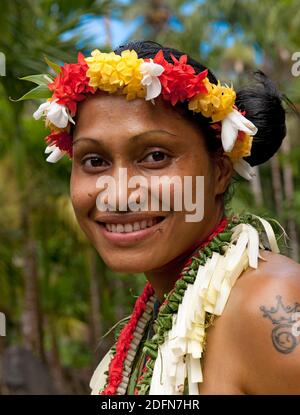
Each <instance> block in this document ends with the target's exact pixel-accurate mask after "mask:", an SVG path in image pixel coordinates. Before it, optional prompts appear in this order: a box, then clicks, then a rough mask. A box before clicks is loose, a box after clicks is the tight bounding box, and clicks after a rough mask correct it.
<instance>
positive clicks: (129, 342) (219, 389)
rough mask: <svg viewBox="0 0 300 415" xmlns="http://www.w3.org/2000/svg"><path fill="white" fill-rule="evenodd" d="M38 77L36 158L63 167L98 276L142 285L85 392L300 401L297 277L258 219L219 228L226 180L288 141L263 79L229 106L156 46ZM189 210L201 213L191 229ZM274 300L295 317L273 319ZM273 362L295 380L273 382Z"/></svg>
mask: <svg viewBox="0 0 300 415" xmlns="http://www.w3.org/2000/svg"><path fill="white" fill-rule="evenodd" d="M53 67H54V68H55V69H56V70H57V67H56V66H55V65H53ZM33 79H35V80H37V78H34V77H32V80H33ZM38 79H39V82H41V81H40V80H41V78H38ZM47 79H48V81H47V86H48V89H49V90H51V91H52V92H53V94H52V96H51V98H50V100H48V101H47V102H46V103H44V104H42V105H41V106H40V108H39V109H38V110H37V111H36V112H35V114H34V116H35V118H39V117H40V116H42V115H43V116H45V117H46V124H47V125H48V126H49V127H50V129H51V134H50V135H49V136H48V137H47V142H48V144H49V146H48V147H47V149H46V152H47V153H50V156H49V157H48V159H47V160H48V161H51V162H55V161H57V160H58V159H59V158H61V157H62V156H63V155H64V154H66V153H67V154H69V156H70V157H71V158H72V173H71V183H70V188H71V199H72V204H73V207H74V211H75V214H76V217H77V220H78V222H79V224H80V226H81V228H82V229H83V231H84V232H85V234H86V235H87V237H88V239H89V240H90V241H91V243H92V244H93V246H94V247H95V248H96V250H97V251H98V253H99V255H100V256H101V257H102V258H103V260H104V262H105V263H106V264H107V266H108V267H109V268H111V269H112V270H114V271H121V272H127V273H137V272H142V273H144V274H145V276H146V278H147V280H148V281H147V284H146V286H145V288H144V291H143V293H142V294H141V296H140V297H139V298H138V299H137V301H136V304H135V306H134V309H133V312H132V315H131V318H130V319H129V321H128V323H127V324H126V325H125V326H124V328H123V329H122V331H121V333H120V335H119V337H118V340H117V342H116V344H115V345H114V346H113V347H112V349H111V350H110V351H109V352H108V354H107V355H106V356H105V357H104V359H103V360H102V361H101V363H100V364H99V366H98V368H97V369H96V371H95V373H94V376H93V378H92V380H91V388H92V393H93V394H98V393H101V394H133V393H135V394H186V393H188V394H198V393H200V391H201V393H207V394H212V393H217V394H218V393H273V392H274V393H277V392H278V391H279V392H281V393H289V392H292V393H293V392H298V393H299V392H300V386H299V384H297V382H295V379H297V376H298V377H299V372H300V365H299V361H300V359H299V357H300V355H299V353H300V347H299V348H298V349H299V350H298V349H297V345H298V343H299V341H298V337H297V333H296V332H295V326H294V324H295V323H296V320H295V319H296V317H295V316H296V314H297V313H296V314H295V313H291V310H293V311H295V312H297V311H298V307H299V304H298V302H299V301H300V283H299V265H298V264H296V263H294V262H293V261H291V260H289V259H288V258H285V257H284V256H281V255H279V250H278V246H277V242H276V237H275V234H274V231H273V228H272V226H271V225H270V223H269V222H268V221H266V220H265V219H263V218H260V217H258V216H256V215H253V214H245V215H243V216H239V215H233V216H231V217H227V216H226V215H225V202H224V200H225V199H224V196H225V194H226V192H227V190H228V187H229V185H230V182H231V180H232V177H233V174H234V171H236V172H237V173H238V174H240V175H241V176H243V177H244V178H246V179H249V180H250V179H251V178H252V176H253V174H254V173H253V170H252V167H253V166H255V165H257V164H260V163H263V162H264V161H266V160H268V159H269V158H270V157H271V156H272V155H273V154H274V153H275V152H276V151H277V149H278V148H279V146H280V144H281V141H282V139H283V138H284V136H285V132H286V129H285V112H284V109H283V107H282V103H281V96H280V94H279V93H278V92H277V91H276V89H275V87H274V85H273V84H272V83H271V81H269V80H268V79H267V78H266V77H265V76H264V75H263V74H262V73H258V74H257V83H256V84H254V85H252V86H250V87H247V88H245V89H244V90H242V91H239V92H238V93H236V92H235V91H234V89H233V88H232V87H231V88H230V87H228V86H226V85H225V86H223V85H222V84H221V83H220V82H219V81H217V80H216V78H215V77H214V75H213V74H212V73H211V72H210V71H209V70H208V69H207V68H205V67H204V66H202V65H201V64H199V63H198V62H196V61H195V60H193V59H192V58H190V57H187V55H185V54H184V53H182V52H180V51H178V50H176V49H170V48H167V47H162V46H161V45H159V44H157V43H155V42H151V41H142V42H131V43H129V44H127V45H124V46H121V47H120V48H118V49H117V50H116V51H115V52H111V53H102V52H100V51H99V50H95V51H93V52H92V54H91V56H89V57H87V58H84V57H83V55H81V54H79V56H78V63H76V64H65V65H64V66H63V67H61V68H59V69H58V75H57V76H56V78H55V79H54V80H51V82H50V83H49V77H48V76H47ZM124 95H126V99H125V97H124ZM187 178H191V179H193V180H192V181H190V182H189V183H190V184H191V185H190V186H186V183H187V180H186V179H187ZM199 178H201V180H198V179H199ZM154 179H157V180H154ZM127 181H128V183H127ZM137 184H138V186H137ZM182 184H184V186H183V185H182ZM187 198H189V200H190V201H195V203H194V205H193V210H196V211H197V209H199V206H202V207H203V212H202V209H200V210H201V212H202V213H203V214H202V215H201V218H200V219H199V220H197V221H195V220H194V221H190V220H187V217H188V216H187V212H190V209H188V206H187V204H186V203H184V204H183V203H181V202H182V200H184V201H186V200H187ZM149 199H151V204H150V205H149V203H148V201H149ZM152 202H153V204H152ZM178 206H179V207H180V208H178ZM190 216H191V215H190ZM276 295H280V296H281V297H280V298H282V297H283V300H282V301H283V302H285V303H286V304H290V306H289V307H286V308H285V307H282V308H281V309H279V307H278V310H277V309H276V310H275V308H274V307H273V304H274V298H276ZM297 301H298V302H297ZM278 304H279V303H278ZM280 304H283V303H282V302H281V303H280ZM292 305H294V306H292ZM225 306H226V307H225ZM261 310H263V311H264V316H269V317H270V320H271V322H272V324H275V325H277V326H276V327H275V328H274V330H273V331H272V333H271V332H270V331H269V324H268V322H267V321H266V319H262V318H261V317H262V315H261ZM275 312H276V313H277V312H278V313H281V314H282V315H281V317H280V318H273V317H272V313H275ZM213 318H215V319H214V324H213V326H212V321H213ZM282 321H284V327H278V325H280V324H281V322H282ZM246 323H247V328H249V332H248V333H247V334H246V333H245V327H244V326H245V324H246ZM275 329H276V330H275ZM274 333H275V334H274ZM279 333H280V334H279ZM249 337H250V339H254V338H255V339H256V340H257V341H251V340H250V342H249V341H248V340H247V338H249ZM279 337H280V338H279ZM282 342H283V343H288V342H291V345H292V346H291V345H289V344H282ZM249 343H251V347H249ZM282 350H284V353H285V354H287V353H290V354H291V355H292V357H291V359H290V361H289V362H287V361H284V359H283V357H282V352H281V351H282ZM297 359H298V360H297ZM296 360H297V362H296ZM293 364H294V366H292V365H293ZM282 365H288V367H289V368H290V369H291V367H293V370H292V369H291V370H290V372H288V371H287V370H285V372H284V373H285V376H284V377H282V376H281V378H280V381H278V373H279V372H280V368H282ZM253 367H255V371H253ZM273 369H274V376H273V375H270V376H268V377H266V376H265V373H268V374H270V373H273V372H272V370H273ZM282 373H283V372H282ZM291 385H292V386H291Z"/></svg>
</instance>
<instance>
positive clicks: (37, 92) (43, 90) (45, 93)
mask: <svg viewBox="0 0 300 415" xmlns="http://www.w3.org/2000/svg"><path fill="white" fill-rule="evenodd" d="M51 96H52V91H50V89H49V88H48V87H47V85H38V86H37V87H36V88H34V89H32V90H31V91H28V92H26V94H25V95H23V96H22V97H21V98H19V99H12V98H10V100H11V101H13V102H18V101H25V100H27V99H43V98H44V99H47V98H51Z"/></svg>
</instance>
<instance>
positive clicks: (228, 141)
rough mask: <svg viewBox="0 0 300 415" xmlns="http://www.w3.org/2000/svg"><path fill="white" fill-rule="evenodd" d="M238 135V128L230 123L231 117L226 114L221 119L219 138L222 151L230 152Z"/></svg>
mask: <svg viewBox="0 0 300 415" xmlns="http://www.w3.org/2000/svg"><path fill="white" fill-rule="evenodd" d="M237 136H238V130H237V128H236V127H235V125H234V124H233V123H232V121H231V119H230V118H229V117H228V116H227V117H225V118H224V120H223V121H222V131H221V139H222V146H223V149H224V151H226V152H230V151H231V150H232V149H233V147H234V144H235V142H236V139H237Z"/></svg>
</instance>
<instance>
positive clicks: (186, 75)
mask: <svg viewBox="0 0 300 415" xmlns="http://www.w3.org/2000/svg"><path fill="white" fill-rule="evenodd" d="M171 58H172V60H173V62H174V64H172V63H169V62H168V61H166V60H165V58H164V55H163V51H162V50H160V51H159V52H157V54H156V55H155V57H154V58H153V62H155V63H157V64H159V65H161V66H163V67H164V69H165V70H164V72H163V73H162V74H161V75H160V77H159V80H160V82H161V85H162V95H163V98H164V99H165V100H167V101H171V104H172V105H176V104H177V102H178V101H180V102H184V101H185V100H188V99H191V98H193V97H194V96H195V95H197V94H200V93H206V92H207V89H206V87H205V85H204V83H203V80H204V78H205V77H206V76H207V72H208V70H207V69H205V70H204V71H202V72H200V73H199V74H197V75H195V70H194V68H193V67H192V66H191V65H188V64H187V63H186V62H187V55H181V56H180V58H179V60H178V59H176V58H175V56H174V55H173V54H172V53H171Z"/></svg>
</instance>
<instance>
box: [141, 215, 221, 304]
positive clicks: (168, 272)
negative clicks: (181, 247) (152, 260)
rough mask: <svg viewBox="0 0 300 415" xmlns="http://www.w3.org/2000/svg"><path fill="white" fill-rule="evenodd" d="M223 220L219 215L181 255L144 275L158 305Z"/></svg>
mask: <svg viewBox="0 0 300 415" xmlns="http://www.w3.org/2000/svg"><path fill="white" fill-rule="evenodd" d="M223 218H224V216H223V215H220V216H219V217H218V218H217V219H216V220H215V221H214V222H213V223H212V225H210V226H209V227H208V230H207V232H206V233H205V234H204V235H203V236H202V237H201V238H200V239H198V240H197V241H195V242H194V243H193V244H192V245H191V246H190V247H189V248H188V249H187V250H186V251H184V252H183V253H182V254H180V255H179V256H177V257H176V258H174V259H173V260H171V261H170V262H168V263H167V264H165V265H163V266H162V267H160V268H157V269H153V270H151V271H147V272H146V273H145V275H146V278H147V280H148V281H149V282H150V284H151V285H152V287H153V289H154V291H155V294H156V296H157V298H158V300H159V302H160V303H162V302H163V301H164V295H165V294H167V293H169V292H170V291H171V290H172V288H173V287H174V285H175V282H176V281H177V279H178V277H179V275H180V272H181V271H182V269H183V268H184V267H185V266H186V263H187V261H188V260H189V258H191V257H192V256H193V255H195V253H196V252H197V250H198V249H199V247H201V244H202V243H203V242H205V241H206V240H207V239H208V238H209V237H210V235H212V234H213V233H214V231H215V230H216V229H217V228H218V226H219V225H220V223H221V222H222V219H223Z"/></svg>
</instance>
